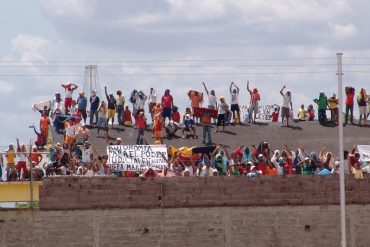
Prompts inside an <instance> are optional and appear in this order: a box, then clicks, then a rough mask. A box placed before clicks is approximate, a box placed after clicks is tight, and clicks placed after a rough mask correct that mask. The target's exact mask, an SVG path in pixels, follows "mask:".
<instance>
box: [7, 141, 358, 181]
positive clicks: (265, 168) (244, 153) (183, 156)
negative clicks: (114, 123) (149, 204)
mask: <svg viewBox="0 0 370 247" xmlns="http://www.w3.org/2000/svg"><path fill="white" fill-rule="evenodd" d="M111 144H117V145H120V144H122V140H121V139H120V138H117V140H116V143H111ZM47 148H48V150H47V152H45V153H43V154H42V153H41V152H39V151H38V150H37V146H33V147H32V151H30V150H28V149H27V148H26V146H25V145H24V144H19V142H18V141H17V147H16V148H15V147H14V146H13V145H12V144H11V145H9V147H8V150H7V151H6V152H5V154H4V155H1V159H0V162H1V167H2V168H5V169H0V170H1V171H4V172H5V173H6V174H4V175H5V176H0V177H3V180H5V181H15V180H24V179H29V178H30V162H32V168H33V176H34V178H35V179H36V180H37V179H41V178H42V177H43V176H53V175H85V176H95V175H100V176H110V175H115V176H128V177H133V176H143V177H153V176H154V177H156V176H164V177H171V176H248V177H258V176H265V175H272V176H274V175H301V174H302V175H310V174H318V175H329V174H334V173H338V172H339V167H340V166H339V161H336V160H335V158H334V157H333V155H332V153H331V152H329V151H327V150H325V148H323V149H322V150H321V151H320V152H319V153H315V152H306V151H305V150H304V149H303V148H296V149H294V150H290V148H289V147H288V146H287V145H285V148H284V150H281V151H280V150H275V151H273V152H272V150H271V145H270V144H269V143H268V142H267V141H262V142H261V143H260V144H259V145H258V146H255V145H252V146H251V147H247V146H243V145H241V146H239V147H237V148H236V149H235V150H232V151H231V150H229V148H227V147H226V146H223V145H213V146H207V147H194V148H192V149H189V150H191V151H190V152H189V151H188V152H184V151H182V149H176V148H174V147H173V146H168V145H167V149H168V156H167V157H164V156H163V158H164V160H165V162H166V163H167V166H166V168H165V169H163V170H154V169H152V168H149V169H148V170H146V171H113V170H111V166H110V165H109V164H108V163H107V162H108V156H107V155H106V154H103V155H102V154H98V152H97V151H96V149H95V148H94V147H92V145H91V143H89V141H84V142H83V144H82V145H78V147H77V148H76V149H75V150H74V151H71V149H70V148H69V146H68V145H67V144H66V143H64V144H63V145H61V144H59V143H57V144H52V145H48V147H47ZM344 158H345V162H344V165H343V169H344V172H345V173H346V174H353V175H354V176H355V178H363V177H364V173H363V170H364V169H363V168H362V165H361V162H360V155H359V153H358V152H357V151H356V147H354V148H353V150H351V152H350V153H349V152H347V151H345V153H344Z"/></svg>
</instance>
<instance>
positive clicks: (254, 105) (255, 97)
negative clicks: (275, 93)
mask: <svg viewBox="0 0 370 247" xmlns="http://www.w3.org/2000/svg"><path fill="white" fill-rule="evenodd" d="M247 90H248V92H249V94H250V95H251V100H250V108H249V116H250V118H249V120H250V122H252V123H255V122H256V115H257V113H258V101H260V94H259V92H258V89H257V88H253V91H252V90H250V89H249V81H247ZM252 113H253V115H252Z"/></svg>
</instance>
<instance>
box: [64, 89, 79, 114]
mask: <svg viewBox="0 0 370 247" xmlns="http://www.w3.org/2000/svg"><path fill="white" fill-rule="evenodd" d="M61 86H62V87H63V88H64V90H65V92H66V97H65V98H64V109H65V112H64V114H68V108H69V107H71V105H72V94H73V91H74V90H76V89H77V88H78V86H77V85H76V84H73V83H71V82H70V83H68V84H61Z"/></svg>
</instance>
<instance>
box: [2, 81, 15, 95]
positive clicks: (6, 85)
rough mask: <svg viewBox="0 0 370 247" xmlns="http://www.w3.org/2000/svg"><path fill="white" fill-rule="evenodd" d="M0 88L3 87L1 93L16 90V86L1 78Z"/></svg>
mask: <svg viewBox="0 0 370 247" xmlns="http://www.w3.org/2000/svg"><path fill="white" fill-rule="evenodd" d="M0 88H1V90H0V95H5V94H9V93H12V92H13V91H14V87H13V86H12V85H11V83H9V82H6V81H1V80H0Z"/></svg>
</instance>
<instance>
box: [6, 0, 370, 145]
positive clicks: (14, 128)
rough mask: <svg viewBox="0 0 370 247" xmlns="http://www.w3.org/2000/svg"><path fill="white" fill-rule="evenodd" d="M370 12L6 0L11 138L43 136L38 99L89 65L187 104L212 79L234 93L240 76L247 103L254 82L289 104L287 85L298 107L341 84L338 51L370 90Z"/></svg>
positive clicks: (199, 2)
mask: <svg viewBox="0 0 370 247" xmlns="http://www.w3.org/2000/svg"><path fill="white" fill-rule="evenodd" d="M369 9H370V2H369V1H365V0H357V1H345V0H326V1H316V0H311V1H305V0H285V1H278V0H267V1H257V0H250V1H243V0H218V1H217V0H187V1H185V0H136V1H132V0H120V1H116V0H104V1H103V0H38V1H36V0H34V1H32V0H29V1H23V0H12V1H3V2H2V6H1V9H0V23H1V34H0V35H1V36H0V39H1V42H0V60H1V63H0V88H1V90H0V102H1V105H2V107H1V110H0V117H1V119H2V120H1V123H0V128H1V137H2V138H1V142H0V145H7V144H8V143H9V142H13V143H14V142H15V138H16V137H19V138H20V139H21V141H22V142H28V141H29V139H30V138H34V135H33V132H32V131H31V130H30V129H29V128H28V126H29V125H30V124H32V123H33V122H34V123H36V124H38V121H39V114H36V113H34V112H32V110H31V105H32V104H33V103H36V102H39V101H44V100H48V99H51V98H52V97H53V94H54V92H57V91H59V92H62V93H63V91H62V88H61V86H60V84H61V83H65V82H66V81H72V82H75V83H76V84H78V85H79V86H80V87H81V89H82V87H83V81H84V77H83V73H84V66H85V65H89V64H96V65H98V71H99V75H100V77H99V80H100V84H101V86H102V87H103V86H104V85H107V86H108V90H109V91H115V90H117V89H122V90H123V91H124V93H125V96H126V97H127V96H128V94H129V92H131V91H132V89H134V88H136V89H142V90H144V91H145V92H148V90H149V88H150V87H154V88H156V89H157V91H158V93H159V94H163V91H164V90H165V89H166V88H169V89H171V90H172V93H173V95H174V98H175V104H176V105H178V106H180V109H181V112H182V111H183V109H184V107H185V106H186V105H187V104H188V100H187V98H186V96H185V93H186V91H187V90H189V89H199V90H201V89H202V88H201V82H202V81H205V82H206V83H207V85H208V87H209V89H215V91H216V95H217V96H221V95H225V96H226V97H227V98H229V93H228V87H229V85H230V82H231V81H234V82H236V83H237V85H239V87H240V89H241V94H240V101H241V103H242V104H246V103H248V102H249V96H248V95H247V93H246V81H247V80H250V82H251V87H257V88H259V90H260V92H261V104H271V103H273V104H274V103H276V104H279V105H280V104H281V103H282V99H281V96H280V95H279V90H280V89H281V87H282V86H283V85H287V87H288V89H290V90H291V91H292V93H293V107H294V109H295V111H296V110H297V108H298V107H299V105H300V104H305V105H308V104H311V103H312V99H313V98H315V97H317V95H318V93H319V92H320V91H324V92H326V93H327V95H331V94H332V93H333V92H336V89H337V86H336V85H337V78H336V53H337V52H343V53H344V58H343V59H344V64H345V65H344V70H345V74H344V84H345V85H348V84H351V85H353V86H355V87H356V88H359V87H361V86H363V87H369V85H370V83H369V75H370V74H369V71H370V65H368V64H370V49H369V40H370V29H369V24H370V23H369V17H368V10H369ZM359 57H365V58H367V59H360V58H359ZM303 58H304V59H303ZM306 58H315V59H306ZM317 58H320V59H317ZM279 59H281V60H279ZM118 61H121V62H118ZM36 65H38V66H40V65H41V66H43V67H35V66H36ZM45 66H49V67H45ZM350 71H357V72H350ZM364 72H367V73H364ZM41 75H42V76H41ZM367 90H368V91H370V88H367ZM357 91H358V90H357ZM228 101H229V100H228Z"/></svg>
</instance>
